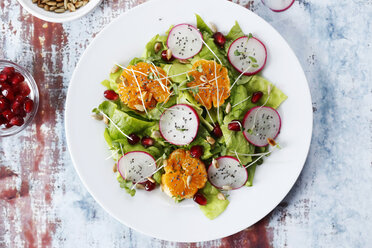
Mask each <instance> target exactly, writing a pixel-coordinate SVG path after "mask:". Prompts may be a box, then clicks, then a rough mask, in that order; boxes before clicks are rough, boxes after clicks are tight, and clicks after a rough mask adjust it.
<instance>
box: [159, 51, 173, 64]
mask: <svg viewBox="0 0 372 248" xmlns="http://www.w3.org/2000/svg"><path fill="white" fill-rule="evenodd" d="M161 59H162V60H164V61H166V62H170V61H172V60H174V57H173V56H172V57H171V58H170V59H168V56H167V50H163V51H162V52H161Z"/></svg>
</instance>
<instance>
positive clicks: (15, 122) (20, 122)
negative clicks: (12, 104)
mask: <svg viewBox="0 0 372 248" xmlns="http://www.w3.org/2000/svg"><path fill="white" fill-rule="evenodd" d="M24 123H25V121H24V120H23V118H22V117H21V116H19V115H16V116H14V117H12V119H10V121H9V124H11V125H13V126H19V127H20V126H22V125H23V124H24Z"/></svg>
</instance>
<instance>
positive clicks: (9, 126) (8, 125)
mask: <svg viewBox="0 0 372 248" xmlns="http://www.w3.org/2000/svg"><path fill="white" fill-rule="evenodd" d="M12 126H13V125H12V124H10V123H9V122H8V123H6V124H5V127H6V128H11V127H12Z"/></svg>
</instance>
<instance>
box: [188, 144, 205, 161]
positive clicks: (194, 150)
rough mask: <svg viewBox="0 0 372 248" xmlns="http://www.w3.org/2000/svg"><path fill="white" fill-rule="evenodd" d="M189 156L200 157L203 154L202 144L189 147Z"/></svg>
mask: <svg viewBox="0 0 372 248" xmlns="http://www.w3.org/2000/svg"><path fill="white" fill-rule="evenodd" d="M190 154H191V157H193V158H200V157H201V156H202V155H203V147H202V146H192V147H191V149H190Z"/></svg>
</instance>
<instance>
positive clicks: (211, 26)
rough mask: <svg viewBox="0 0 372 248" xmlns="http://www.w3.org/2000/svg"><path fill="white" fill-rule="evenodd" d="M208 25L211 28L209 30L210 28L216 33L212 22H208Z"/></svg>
mask: <svg viewBox="0 0 372 248" xmlns="http://www.w3.org/2000/svg"><path fill="white" fill-rule="evenodd" d="M209 27H210V28H211V30H212V32H213V33H216V32H217V27H216V25H215V24H214V23H213V22H210V23H209Z"/></svg>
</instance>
